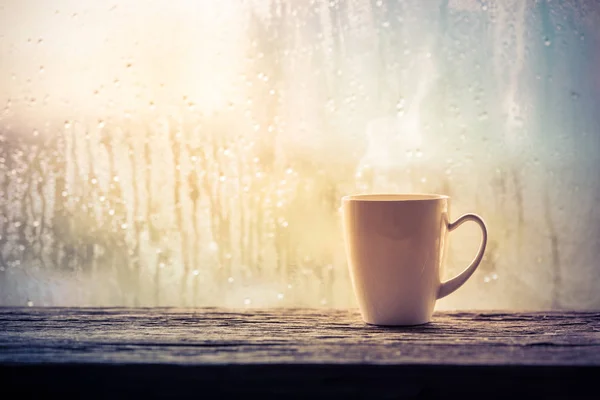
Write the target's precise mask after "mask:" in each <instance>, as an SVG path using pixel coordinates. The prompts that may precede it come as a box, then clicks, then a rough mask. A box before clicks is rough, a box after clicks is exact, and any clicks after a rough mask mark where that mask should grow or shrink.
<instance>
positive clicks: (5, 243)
mask: <svg viewBox="0 0 600 400" xmlns="http://www.w3.org/2000/svg"><path fill="white" fill-rule="evenodd" d="M598 26H600V7H599V6H598V5H597V4H596V3H595V2H589V1H588V2H576V1H563V2H558V1H552V2H551V1H521V0H506V1H480V0H445V1H417V0H400V1H395V0H375V1H372V0H347V1H341V0H339V1H338V0H329V1H316V0H311V1H282V0H247V1H241V0H239V1H235V0H225V1H208V0H207V1H192V0H178V1H162V0H160V1H159V0H147V1H141V0H140V1H134V0H129V1H124V0H122V1H116V0H115V1H83V0H53V1H43V2H41V1H35V0H7V1H3V2H2V3H1V4H0V209H1V212H0V304H1V305H21V306H44V305H66V306H86V305H95V306H112V305H124V306H206V305H210V306H228V307H267V306H268V307H273V306H284V307H301V306H311V307H353V306H354V305H355V301H354V297H353V293H352V289H351V283H350V281H349V276H348V272H347V264H346V258H345V254H344V247H343V242H342V236H341V221H340V213H339V206H340V199H341V197H342V196H343V195H346V194H351V193H373V192H433V193H443V194H447V195H450V196H451V199H452V208H451V217H452V218H456V217H458V216H459V215H460V214H462V213H465V212H476V213H478V214H480V215H481V216H483V218H484V219H485V220H486V221H487V223H488V226H489V231H490V238H489V245H488V250H487V252H486V255H485V258H484V260H483V263H482V264H481V266H480V268H479V269H478V271H477V272H476V273H475V275H474V276H473V278H471V280H470V281H469V282H468V283H467V284H466V285H465V287H464V288H462V289H461V290H459V291H458V292H457V293H456V294H454V295H452V296H449V297H448V298H445V299H444V300H442V301H441V302H440V304H439V308H446V309H447V308H471V309H478V308H529V309H548V308H564V307H568V308H598V307H599V306H600V291H598V290H597V288H598V285H599V284H600V269H599V265H600V264H599V263H598V260H597V256H598V250H599V249H600V212H599V211H598V210H599V208H598V206H597V205H598V204H599V202H600V179H598V173H599V171H600V112H599V111H600V74H599V73H598V71H599V69H598V68H599V66H600V34H599V33H598V32H599V31H598ZM479 235H480V233H479V232H478V230H477V228H476V227H475V226H473V227H470V226H464V227H461V229H459V230H457V231H456V232H453V233H452V235H451V237H450V249H449V254H448V259H447V260H446V268H445V271H444V276H443V277H444V278H448V277H450V276H452V275H454V274H456V273H458V272H459V271H461V270H462V269H463V268H464V266H466V265H467V263H468V262H469V261H470V259H471V258H472V257H473V255H474V253H475V251H476V248H477V245H478V241H479Z"/></svg>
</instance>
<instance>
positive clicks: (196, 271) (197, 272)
mask: <svg viewBox="0 0 600 400" xmlns="http://www.w3.org/2000/svg"><path fill="white" fill-rule="evenodd" d="M192 274H193V275H194V276H198V275H200V271H198V270H197V269H195V270H193V271H192Z"/></svg>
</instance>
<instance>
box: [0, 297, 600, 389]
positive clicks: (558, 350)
mask: <svg viewBox="0 0 600 400" xmlns="http://www.w3.org/2000/svg"><path fill="white" fill-rule="evenodd" d="M0 384H1V386H0V390H1V392H2V393H7V391H8V390H12V389H15V390H18V391H19V393H20V394H19V398H21V397H23V396H25V398H26V397H28V396H30V395H31V396H36V397H37V396H38V395H40V396H41V395H48V394H56V395H59V396H63V397H64V396H65V395H67V396H72V397H82V398H89V397H110V398H118V397H128V398H137V397H140V398H143V397H156V396H163V395H175V396H186V397H188V396H189V397H192V396H193V397H199V398H207V397H213V395H215V396H214V397H224V396H226V397H235V398H238V397H240V396H243V395H253V394H260V395H261V397H262V398H265V397H269V398H270V397H275V398H291V397H293V398H296V397H297V398H306V397H309V396H310V398H334V397H343V398H372V399H375V398H394V399H395V398H427V397H437V396H441V397H444V398H449V397H451V396H454V395H460V396H461V398H466V397H478V398H483V397H481V396H482V395H485V397H484V398H485V399H489V398H506V396H511V397H515V395H518V396H517V397H531V396H533V398H553V397H555V398H595V399H600V312H544V313H500V312H481V313H479V312H452V313H437V314H436V315H435V317H434V319H433V322H431V323H429V324H427V325H422V326H417V327H407V328H381V327H374V326H368V325H365V324H364V323H363V322H362V321H361V319H360V316H359V315H358V314H357V313H356V312H355V311H344V310H316V309H270V310H225V309H215V308H203V309H166V308H154V309H146V308H140V309H123V308H112V309H100V308H86V309H77V308H0ZM207 394H209V395H211V396H206V395H207ZM4 398H6V399H8V398H13V397H4ZM14 398H17V397H14Z"/></svg>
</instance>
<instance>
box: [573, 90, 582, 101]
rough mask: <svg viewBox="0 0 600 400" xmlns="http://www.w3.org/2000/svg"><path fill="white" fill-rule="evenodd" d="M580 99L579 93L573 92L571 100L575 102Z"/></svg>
mask: <svg viewBox="0 0 600 400" xmlns="http://www.w3.org/2000/svg"><path fill="white" fill-rule="evenodd" d="M579 97H580V96H579V93H577V92H575V91H573V92H571V98H572V99H573V100H578V99H579Z"/></svg>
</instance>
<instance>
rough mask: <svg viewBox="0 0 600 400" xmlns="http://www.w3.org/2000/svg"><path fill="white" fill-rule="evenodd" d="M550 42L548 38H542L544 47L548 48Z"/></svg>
mask: <svg viewBox="0 0 600 400" xmlns="http://www.w3.org/2000/svg"><path fill="white" fill-rule="evenodd" d="M551 44H552V42H551V41H550V39H548V38H544V46H550V45H551Z"/></svg>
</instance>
